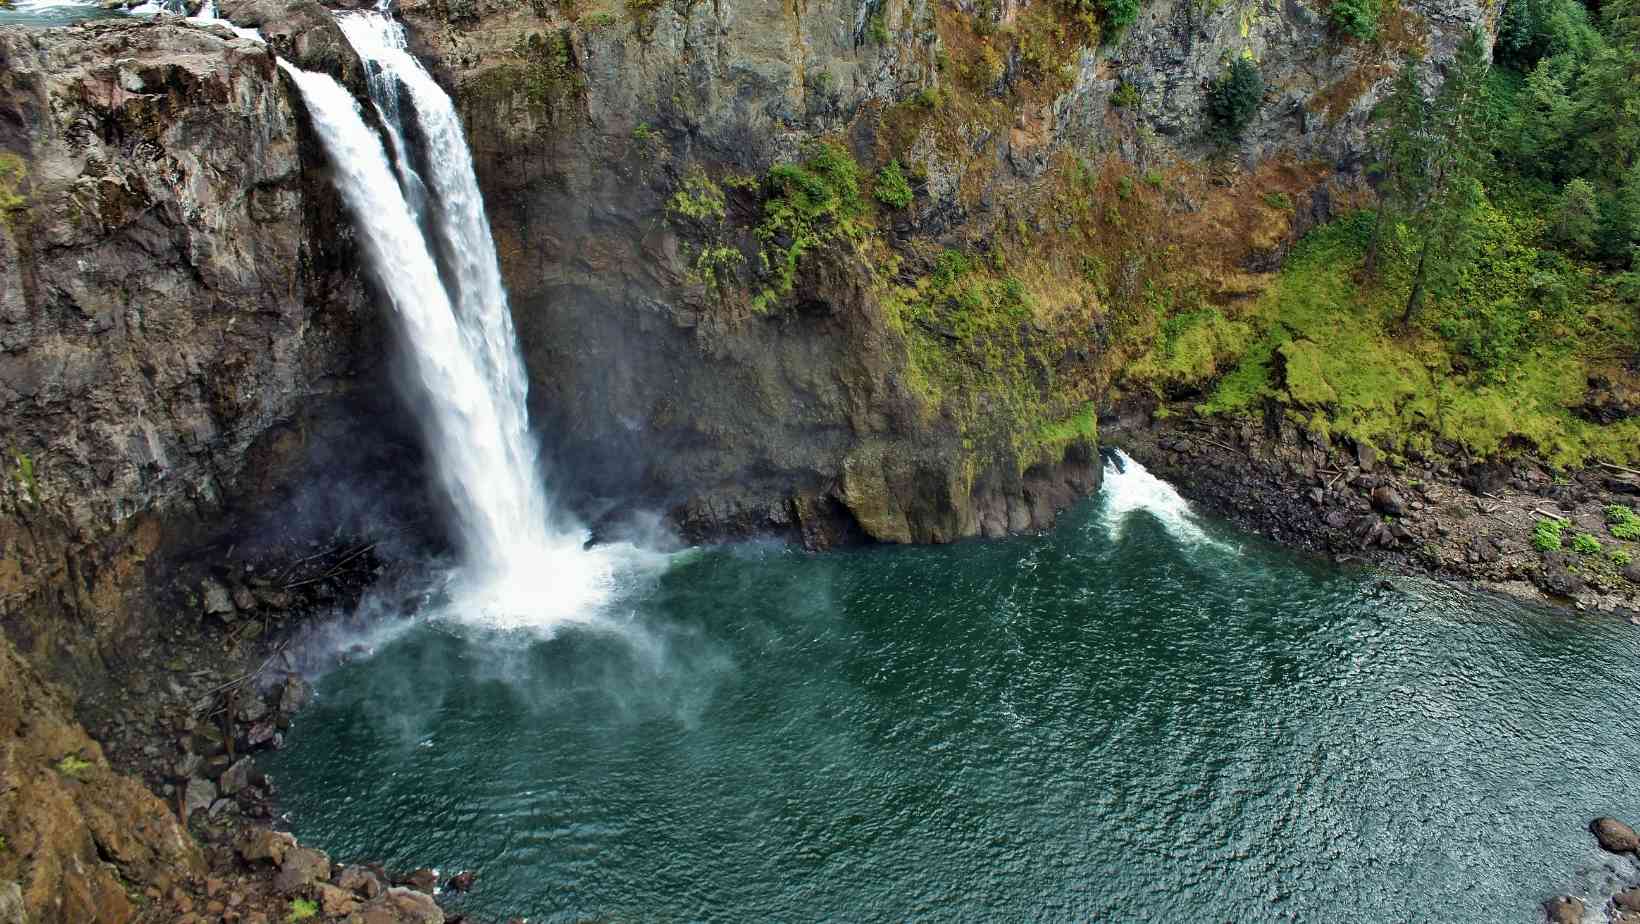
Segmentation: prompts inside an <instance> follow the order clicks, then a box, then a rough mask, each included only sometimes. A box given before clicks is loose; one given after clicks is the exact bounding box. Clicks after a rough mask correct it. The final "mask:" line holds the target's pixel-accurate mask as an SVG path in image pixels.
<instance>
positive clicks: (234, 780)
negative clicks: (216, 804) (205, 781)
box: [217, 757, 256, 796]
mask: <svg viewBox="0 0 1640 924" xmlns="http://www.w3.org/2000/svg"><path fill="white" fill-rule="evenodd" d="M255 769H256V766H255V763H254V762H253V761H252V760H251V759H250V758H249V757H241V758H239V759H238V760H237V761H235V762H234V764H233V766H231V767H229V768H228V769H226V770H224V771H222V779H221V780H219V781H218V782H217V788H218V789H220V790H221V791H222V794H223V795H224V796H231V795H233V794H234V793H237V792H239V791H240V790H242V789H244V788H246V787H247V786H249V785H251V774H252V772H253V771H254V770H255Z"/></svg>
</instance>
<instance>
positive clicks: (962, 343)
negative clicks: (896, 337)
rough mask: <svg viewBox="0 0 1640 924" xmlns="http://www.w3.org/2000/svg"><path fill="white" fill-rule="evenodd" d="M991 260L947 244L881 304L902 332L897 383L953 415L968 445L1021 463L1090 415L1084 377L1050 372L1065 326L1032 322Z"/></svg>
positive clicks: (1069, 438)
mask: <svg viewBox="0 0 1640 924" xmlns="http://www.w3.org/2000/svg"><path fill="white" fill-rule="evenodd" d="M993 262H994V261H982V260H979V259H975V258H973V257H971V256H969V255H967V254H964V253H962V252H961V251H957V250H947V251H945V252H944V253H942V254H940V256H939V257H938V258H936V259H935V261H934V263H933V266H932V267H931V268H930V271H929V272H928V273H927V274H925V275H922V276H920V277H918V278H917V279H916V281H915V282H914V283H913V284H911V285H901V286H892V287H890V288H889V289H888V290H887V291H886V292H885V293H884V295H883V304H884V306H885V307H886V308H887V309H888V311H889V318H890V321H891V323H892V324H894V326H895V327H896V328H897V329H899V330H900V331H901V332H902V333H903V334H904V337H905V341H906V347H907V352H908V360H909V363H908V367H907V384H908V385H909V386H910V387H911V389H912V390H913V391H915V392H916V393H917V394H918V395H919V396H920V397H921V398H922V399H923V402H924V404H925V406H926V407H927V408H928V409H929V410H930V412H935V411H937V412H938V413H939V414H940V415H941V416H944V417H946V418H947V419H950V420H953V421H955V422H956V423H957V425H958V427H959V428H960V430H961V431H962V433H963V436H964V439H965V441H966V442H967V444H968V445H971V446H987V447H998V446H1007V447H1008V448H1009V449H1010V450H1011V453H1010V456H1011V459H1012V461H1013V463H1014V464H1016V465H1017V466H1018V467H1019V468H1020V469H1021V470H1023V469H1025V468H1027V467H1029V466H1030V465H1031V464H1033V463H1035V462H1038V461H1057V459H1058V458H1059V457H1061V456H1062V455H1063V452H1064V450H1065V447H1066V446H1067V445H1069V444H1070V443H1071V442H1074V441H1078V440H1081V439H1091V438H1092V437H1093V436H1094V434H1095V431H1096V428H1097V422H1096V418H1095V415H1094V409H1093V405H1092V403H1091V402H1090V401H1089V400H1088V398H1089V397H1091V395H1088V394H1086V393H1085V388H1086V385H1087V383H1081V382H1069V381H1059V380H1056V377H1055V375H1054V371H1053V369H1054V362H1053V358H1054V357H1057V356H1060V355H1063V352H1064V350H1065V349H1066V348H1067V347H1068V346H1069V343H1068V342H1067V341H1066V340H1065V339H1064V338H1065V337H1066V336H1074V335H1067V334H1064V333H1058V334H1056V333H1050V332H1048V331H1045V330H1042V329H1040V328H1039V327H1038V326H1037V325H1036V324H1035V323H1034V321H1033V319H1034V318H1035V316H1036V305H1035V302H1034V300H1033V299H1032V297H1031V296H1030V294H1029V293H1028V292H1027V291H1026V288H1025V285H1024V283H1023V282H1022V281H1021V280H1020V279H1018V278H1017V277H1014V276H1011V275H1008V274H1006V273H1005V272H1002V271H1000V270H998V269H996V268H995V267H994V266H993V265H989V264H991V263H993ZM1083 333H1085V332H1083ZM1079 346H1080V347H1081V348H1083V349H1086V348H1087V347H1086V345H1085V344H1080V343H1079Z"/></svg>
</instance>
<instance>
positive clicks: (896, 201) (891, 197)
mask: <svg viewBox="0 0 1640 924" xmlns="http://www.w3.org/2000/svg"><path fill="white" fill-rule="evenodd" d="M871 194H872V195H874V196H876V197H877V201H878V202H881V203H882V204H884V205H886V206H888V207H889V208H891V209H903V208H905V207H906V206H908V205H910V204H911V200H912V199H914V198H916V193H914V192H912V191H911V184H910V183H909V182H907V181H906V178H905V172H904V171H902V170H901V169H900V162H899V161H898V160H891V161H889V162H888V166H886V167H884V168H883V169H881V170H879V171H877V182H876V184H875V185H874V186H873V187H872V190H871Z"/></svg>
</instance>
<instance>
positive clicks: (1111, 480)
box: [1099, 449, 1231, 549]
mask: <svg viewBox="0 0 1640 924" xmlns="http://www.w3.org/2000/svg"><path fill="white" fill-rule="evenodd" d="M1111 452H1112V454H1113V457H1114V458H1113V460H1112V461H1107V462H1106V463H1105V477H1104V483H1103V485H1102V486H1101V487H1100V489H1099V494H1100V497H1101V499H1102V503H1103V511H1102V519H1103V520H1104V524H1105V529H1106V530H1107V531H1108V532H1109V534H1110V537H1111V538H1112V539H1115V540H1120V539H1121V538H1122V533H1123V531H1124V529H1125V527H1126V524H1127V522H1128V519H1129V518H1130V517H1132V516H1133V515H1134V514H1136V513H1139V512H1140V511H1143V512H1145V513H1148V514H1150V515H1151V516H1153V517H1155V518H1156V519H1157V520H1158V521H1159V522H1160V523H1161V524H1162V526H1163V528H1165V529H1166V530H1167V531H1168V532H1170V533H1172V534H1173V536H1174V537H1175V538H1177V539H1180V540H1182V541H1185V542H1188V543H1190V544H1192V545H1205V546H1214V547H1217V548H1223V549H1229V548H1231V546H1229V545H1228V544H1226V543H1223V542H1220V541H1218V540H1217V539H1213V538H1212V537H1210V536H1208V534H1207V533H1206V531H1204V530H1203V529H1202V527H1201V523H1200V522H1199V521H1198V520H1197V518H1196V512H1195V511H1194V510H1192V509H1190V502H1189V501H1187V500H1185V499H1184V498H1183V497H1182V496H1180V494H1179V492H1178V491H1176V490H1174V488H1173V486H1172V485H1170V484H1168V483H1167V482H1165V481H1163V480H1161V479H1160V478H1157V477H1156V476H1155V475H1152V474H1151V473H1150V472H1148V471H1146V470H1145V467H1144V466H1142V465H1140V464H1139V463H1137V462H1135V461H1133V459H1131V458H1129V457H1128V455H1127V454H1126V453H1124V452H1122V451H1121V450H1120V449H1114V450H1111Z"/></svg>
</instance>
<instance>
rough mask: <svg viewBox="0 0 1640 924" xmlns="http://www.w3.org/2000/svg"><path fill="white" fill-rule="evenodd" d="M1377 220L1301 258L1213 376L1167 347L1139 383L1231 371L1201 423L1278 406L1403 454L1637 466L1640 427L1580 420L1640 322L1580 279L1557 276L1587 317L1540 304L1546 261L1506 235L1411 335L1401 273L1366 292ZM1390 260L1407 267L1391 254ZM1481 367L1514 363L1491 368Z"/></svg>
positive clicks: (1332, 235) (1324, 238)
mask: <svg viewBox="0 0 1640 924" xmlns="http://www.w3.org/2000/svg"><path fill="white" fill-rule="evenodd" d="M1372 220H1373V216H1372V215H1371V214H1370V213H1361V214H1357V215H1355V216H1351V217H1347V218H1345V219H1341V220H1339V221H1335V222H1334V223H1332V224H1330V225H1327V226H1325V227H1323V228H1321V229H1319V230H1317V231H1316V232H1313V233H1311V234H1310V235H1309V236H1307V237H1306V238H1305V239H1304V240H1303V241H1301V242H1300V243H1299V245H1298V246H1297V247H1295V248H1294V250H1293V252H1292V253H1291V254H1290V255H1289V257H1288V260H1287V263H1286V265H1285V266H1284V267H1283V269H1282V271H1281V274H1280V275H1279V277H1278V278H1277V280H1276V282H1275V284H1274V285H1272V286H1271V287H1270V288H1269V289H1268V290H1267V291H1266V292H1265V293H1264V295H1263V296H1261V298H1260V299H1259V301H1258V303H1257V304H1256V305H1255V306H1253V307H1252V308H1251V309H1250V310H1248V311H1246V312H1245V313H1244V314H1243V316H1242V317H1241V318H1238V319H1237V321H1238V322H1241V323H1245V324H1247V325H1248V326H1249V327H1250V329H1251V333H1250V334H1249V335H1248V336H1247V337H1246V338H1244V340H1243V343H1244V344H1245V349H1244V350H1242V351H1241V352H1240V354H1239V356H1233V357H1232V358H1230V360H1229V361H1228V362H1227V361H1225V359H1224V357H1223V355H1222V354H1216V361H1215V362H1213V363H1208V362H1206V361H1205V360H1203V359H1202V355H1203V351H1202V350H1199V349H1198V350H1196V351H1194V352H1191V353H1186V354H1185V356H1186V357H1188V358H1192V359H1194V361H1193V362H1191V361H1185V360H1175V361H1174V362H1172V363H1171V364H1163V363H1159V362H1158V361H1157V359H1156V358H1155V357H1156V356H1157V355H1159V356H1161V357H1164V358H1165V357H1166V356H1167V355H1168V354H1167V350H1168V347H1167V345H1166V344H1167V341H1166V338H1165V337H1164V338H1162V341H1161V342H1162V346H1161V347H1159V348H1157V347H1153V349H1152V357H1151V358H1149V359H1148V364H1147V361H1146V360H1141V364H1140V366H1139V367H1138V371H1139V372H1140V373H1141V375H1140V376H1139V377H1138V379H1139V380H1140V381H1145V382H1150V383H1151V384H1155V385H1180V384H1188V383H1190V382H1197V383H1200V382H1204V381H1209V380H1210V379H1211V376H1212V375H1213V374H1214V373H1215V372H1217V371H1218V370H1220V369H1224V368H1228V371H1227V372H1225V373H1224V375H1223V377H1222V378H1221V379H1219V380H1218V382H1217V384H1216V385H1215V386H1214V388H1213V390H1212V393H1211V395H1210V396H1209V398H1208V400H1207V401H1205V402H1203V403H1202V404H1201V405H1199V406H1198V408H1197V410H1198V411H1200V412H1202V413H1209V414H1213V413H1231V414H1236V413H1250V412H1253V411H1256V410H1258V409H1259V408H1260V407H1261V406H1262V404H1263V402H1264V401H1265V400H1267V399H1268V400H1274V401H1276V402H1278V403H1280V404H1285V405H1287V406H1288V408H1289V412H1290V414H1291V415H1292V416H1293V417H1294V418H1295V419H1298V420H1302V421H1306V422H1308V423H1310V424H1313V425H1315V426H1318V427H1321V428H1324V429H1325V430H1327V431H1328V432H1330V433H1333V434H1343V435H1348V436H1350V437H1352V438H1355V439H1359V440H1364V441H1366V442H1370V443H1372V444H1374V445H1376V446H1378V447H1380V448H1381V449H1385V450H1387V451H1389V452H1391V453H1399V452H1401V451H1404V450H1406V449H1409V448H1413V449H1418V450H1420V451H1427V450H1430V449H1432V448H1433V447H1434V443H1435V441H1436V440H1438V439H1444V440H1449V441H1451V442H1453V443H1455V444H1457V445H1458V446H1460V447H1462V448H1463V449H1464V450H1466V451H1468V452H1469V453H1471V454H1473V455H1476V456H1483V457H1490V456H1496V455H1499V454H1502V453H1504V452H1505V451H1507V450H1508V449H1509V447H1511V446H1522V445H1524V446H1526V447H1529V448H1530V449H1532V450H1535V451H1536V452H1538V453H1539V454H1541V455H1542V456H1544V457H1545V458H1546V459H1548V460H1549V461H1550V462H1552V463H1553V464H1555V465H1559V466H1572V465H1581V464H1584V463H1586V462H1587V461H1588V460H1589V459H1603V460H1606V461H1610V462H1616V463H1622V462H1626V461H1629V460H1631V459H1633V457H1634V456H1635V455H1636V453H1637V451H1640V421H1636V420H1628V421H1622V422H1619V423H1614V424H1608V425H1600V424H1596V423H1593V422H1591V421H1588V420H1585V419H1583V418H1581V417H1578V416H1577V415H1576V414H1574V413H1573V412H1572V408H1573V407H1575V406H1576V405H1578V404H1579V403H1581V401H1582V398H1583V394H1584V392H1585V390H1586V389H1587V383H1588V374H1589V369H1588V365H1589V363H1591V362H1597V361H1600V359H1601V357H1602V356H1604V355H1607V354H1608V352H1616V351H1621V350H1623V349H1626V347H1624V346H1622V344H1624V343H1632V342H1633V341H1632V339H1630V338H1632V337H1633V336H1634V334H1633V325H1634V321H1633V320H1632V317H1628V318H1626V317H1625V315H1624V313H1623V312H1622V311H1621V310H1618V309H1616V308H1613V307H1612V306H1610V305H1609V304H1608V303H1606V302H1603V301H1601V300H1600V299H1601V295H1600V290H1599V289H1597V288H1592V287H1591V286H1590V285H1589V282H1588V280H1587V278H1585V277H1583V276H1582V271H1578V270H1575V268H1573V269H1569V270H1565V271H1564V274H1563V275H1557V278H1560V279H1562V280H1563V281H1565V282H1566V284H1567V285H1568V287H1570V288H1571V290H1572V292H1573V295H1572V296H1571V298H1572V301H1573V303H1574V305H1578V306H1580V308H1569V309H1564V310H1557V309H1554V308H1553V307H1552V306H1549V305H1547V304H1546V303H1545V302H1544V300H1542V299H1541V298H1533V297H1530V294H1529V293H1530V285H1531V283H1530V279H1529V277H1530V273H1523V270H1522V269H1521V266H1522V265H1523V264H1535V263H1537V262H1538V259H1539V258H1536V257H1533V256H1532V255H1531V253H1530V248H1527V252H1526V253H1522V252H1521V250H1520V247H1521V246H1523V245H1521V244H1520V240H1521V238H1520V235H1519V233H1518V231H1507V232H1498V233H1493V234H1492V237H1491V240H1492V241H1493V243H1492V244H1490V245H1488V244H1486V243H1485V241H1486V234H1485V233H1483V234H1482V236H1481V241H1482V243H1481V245H1480V246H1479V248H1478V250H1477V253H1478V254H1479V255H1480V261H1479V262H1478V263H1477V266H1476V268H1475V269H1474V270H1473V271H1472V272H1471V273H1470V274H1469V276H1468V277H1467V278H1466V279H1465V280H1464V282H1463V284H1462V286H1461V287H1460V289H1459V291H1460V293H1461V295H1460V296H1459V298H1458V299H1455V300H1454V302H1453V303H1451V304H1443V305H1440V306H1436V307H1435V308H1433V309H1432V310H1431V312H1430V314H1431V321H1430V323H1429V325H1428V326H1427V327H1426V328H1424V329H1422V330H1418V331H1412V332H1407V331H1405V330H1403V329H1401V328H1400V327H1399V326H1398V324H1397V321H1396V319H1397V317H1398V313H1399V307H1400V304H1401V301H1402V299H1403V298H1404V294H1403V293H1404V291H1405V289H1404V288H1400V286H1402V285H1404V278H1405V277H1404V275H1401V274H1402V272H1403V271H1402V270H1401V269H1399V268H1397V266H1395V265H1391V266H1389V267H1386V268H1385V269H1384V275H1385V277H1386V278H1387V280H1388V281H1387V282H1386V284H1384V285H1381V286H1375V287H1371V288H1362V287H1361V286H1360V285H1359V284H1358V282H1357V279H1358V276H1359V273H1360V267H1361V263H1362V258H1363V254H1364V252H1365V244H1366V241H1367V239H1368V237H1369V236H1370V235H1371V233H1372ZM1486 220H1488V221H1495V220H1497V217H1496V216H1493V217H1491V218H1488V219H1486ZM1506 220H1508V221H1516V222H1518V221H1521V220H1523V219H1506ZM1483 231H1484V229H1483ZM1384 259H1385V260H1386V261H1396V260H1399V259H1402V257H1401V256H1399V255H1397V253H1396V251H1395V249H1394V247H1393V246H1391V247H1389V248H1387V249H1386V255H1385V258H1384ZM1521 290H1525V291H1526V293H1527V296H1526V297H1522V292H1521ZM1459 314H1468V315H1471V316H1473V318H1477V319H1478V318H1485V317H1488V316H1494V315H1510V314H1513V315H1516V316H1518V317H1519V318H1521V319H1523V320H1521V321H1520V322H1519V323H1518V324H1513V323H1506V322H1505V321H1504V320H1502V319H1499V320H1497V321H1496V323H1494V324H1492V325H1491V326H1490V328H1489V327H1488V325H1486V324H1484V323H1482V322H1481V321H1479V320H1471V321H1464V322H1462V323H1459V322H1451V323H1449V319H1451V318H1453V317H1454V316H1456V315H1459ZM1477 338H1479V339H1480V340H1481V341H1482V342H1476V339H1477ZM1214 343H1216V344H1221V345H1222V346H1223V347H1224V348H1226V349H1230V350H1234V349H1235V348H1236V347H1237V346H1238V345H1237V344H1236V343H1235V342H1234V341H1214ZM1174 349H1177V348H1176V347H1175V348H1174ZM1479 356H1491V357H1502V358H1500V359H1497V360H1496V362H1495V363H1483V362H1481V361H1480V360H1479V359H1478V357H1479ZM1210 370H1211V371H1210Z"/></svg>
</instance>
